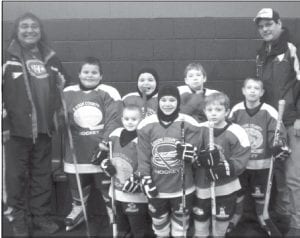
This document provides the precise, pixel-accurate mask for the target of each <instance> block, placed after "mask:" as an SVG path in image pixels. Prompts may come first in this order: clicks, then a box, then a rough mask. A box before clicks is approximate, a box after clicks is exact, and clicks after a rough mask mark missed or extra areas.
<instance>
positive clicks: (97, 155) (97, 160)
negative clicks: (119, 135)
mask: <svg viewBox="0 0 300 238" xmlns="http://www.w3.org/2000/svg"><path fill="white" fill-rule="evenodd" d="M107 157H108V145H107V144H106V143H105V142H100V143H99V145H98V146H97V147H96V149H95V151H94V153H93V155H92V159H91V163H92V164H94V165H100V164H101V162H102V161H103V160H104V159H106V158H107Z"/></svg>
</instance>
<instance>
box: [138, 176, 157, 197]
mask: <svg viewBox="0 0 300 238" xmlns="http://www.w3.org/2000/svg"><path fill="white" fill-rule="evenodd" d="M141 182H142V190H143V192H144V193H145V195H146V196H147V197H148V198H154V197H156V196H157V195H158V191H157V188H156V186H155V184H154V183H153V181H152V178H151V177H150V176H143V177H142V181H141Z"/></svg>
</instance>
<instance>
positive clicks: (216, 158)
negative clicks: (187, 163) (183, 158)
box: [196, 147, 220, 169]
mask: <svg viewBox="0 0 300 238" xmlns="http://www.w3.org/2000/svg"><path fill="white" fill-rule="evenodd" d="M196 162H197V165H198V166H199V167H204V168H206V169H209V168H211V167H214V166H216V165H217V164H219V162H220V152H219V150H218V149H217V147H215V148H214V150H202V151H200V153H198V157H197V160H196Z"/></svg>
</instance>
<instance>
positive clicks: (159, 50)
mask: <svg viewBox="0 0 300 238" xmlns="http://www.w3.org/2000/svg"><path fill="white" fill-rule="evenodd" d="M174 54H175V41H174V40H154V41H153V59H154V60H172V59H173V58H174Z"/></svg>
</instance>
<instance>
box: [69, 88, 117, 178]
mask: <svg viewBox="0 0 300 238" xmlns="http://www.w3.org/2000/svg"><path fill="white" fill-rule="evenodd" d="M64 97H65V101H66V106H67V112H68V118H69V124H70V129H71V132H72V137H73V144H74V149H75V154H76V156H77V161H78V170H79V172H80V173H97V172H101V169H100V166H95V165H93V164H91V158H92V155H93V152H94V151H95V149H96V148H97V146H98V144H99V142H100V141H101V140H103V139H104V140H107V139H108V136H109V134H110V133H111V132H112V131H113V130H114V129H116V128H117V127H119V126H120V111H121V110H122V101H121V97H120V94H119V92H118V91H117V90H116V89H115V88H113V87H111V86H108V85H105V84H100V85H99V86H98V87H97V88H95V89H93V90H89V91H83V90H81V89H80V87H79V85H74V86H69V87H67V88H65V89H64ZM64 170H65V172H67V173H75V166H74V164H73V160H72V154H71V151H70V147H69V146H67V147H66V156H65V162H64Z"/></svg>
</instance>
